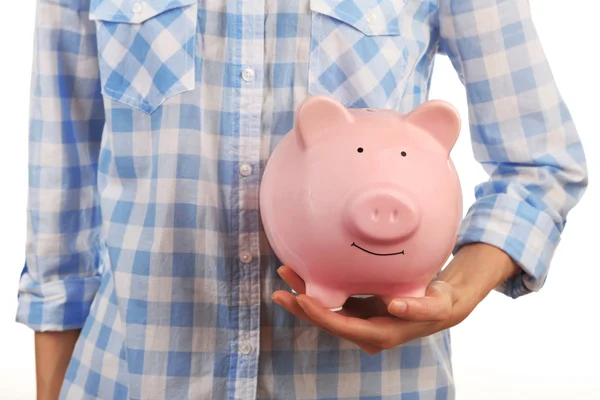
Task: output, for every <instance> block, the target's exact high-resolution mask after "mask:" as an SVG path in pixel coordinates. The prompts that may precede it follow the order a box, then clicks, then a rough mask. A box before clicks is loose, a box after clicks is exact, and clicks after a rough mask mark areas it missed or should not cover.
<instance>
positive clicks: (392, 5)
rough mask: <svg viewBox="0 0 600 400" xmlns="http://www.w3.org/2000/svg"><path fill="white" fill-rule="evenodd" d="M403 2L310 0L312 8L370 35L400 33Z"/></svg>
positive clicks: (385, 0)
mask: <svg viewBox="0 0 600 400" xmlns="http://www.w3.org/2000/svg"><path fill="white" fill-rule="evenodd" d="M403 4H404V1H403V0H310V9H311V11H313V12H315V13H319V14H324V15H327V16H329V17H332V18H335V19H337V20H339V21H341V22H344V23H346V24H348V25H350V26H352V27H354V28H356V29H358V30H359V31H361V32H362V33H364V34H365V35H368V36H386V35H387V36H395V35H399V34H400V26H399V20H400V18H399V16H400V11H401V9H402V7H403Z"/></svg>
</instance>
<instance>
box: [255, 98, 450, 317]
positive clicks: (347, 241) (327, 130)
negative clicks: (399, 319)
mask: <svg viewBox="0 0 600 400" xmlns="http://www.w3.org/2000/svg"><path fill="white" fill-rule="evenodd" d="M459 132H460V117H459V115H458V113H457V111H456V110H455V109H454V108H453V107H452V106H450V105H449V104H448V103H446V102H443V101H428V102H426V103H424V104H422V105H421V106H419V107H418V108H416V109H415V110H413V111H412V112H410V113H409V114H401V113H399V112H396V111H392V110H373V109H352V108H346V107H344V106H343V105H342V104H340V103H339V102H337V101H336V100H334V99H332V98H330V97H327V96H313V97H309V98H308V99H306V100H304V101H303V102H302V104H301V105H300V106H299V107H298V110H297V113H296V117H295V123H294V128H293V129H292V131H291V132H289V134H287V135H285V136H284V137H283V138H282V140H281V142H280V143H279V144H278V145H277V147H276V148H275V150H274V151H273V153H272V155H271V157H270V159H269V160H268V162H267V165H266V168H265V170H264V175H263V178H262V183H261V189H260V203H259V204H260V212H261V218H262V222H263V225H264V229H265V234H266V235H267V239H268V240H269V243H270V244H271V247H272V249H273V251H274V252H275V255H276V256H277V257H278V258H279V259H280V260H281V261H282V262H283V263H284V264H285V265H287V266H289V267H290V268H292V269H293V270H294V271H295V272H296V273H297V274H298V275H299V276H300V277H301V278H302V279H303V280H304V281H305V283H306V294H307V295H308V296H311V297H312V298H314V299H315V300H317V301H318V302H319V303H320V304H321V305H322V306H323V307H326V308H329V309H332V310H337V309H339V308H340V307H341V306H342V305H343V304H344V303H345V301H346V300H347V299H348V297H350V296H353V295H378V296H382V297H383V298H385V299H390V298H395V297H404V296H409V297H421V296H423V295H424V293H425V288H426V286H427V285H428V284H429V282H430V281H431V280H432V279H433V278H434V277H435V275H436V274H437V273H438V272H439V271H440V270H441V268H442V267H443V265H444V263H445V262H446V261H447V260H448V258H449V257H450V255H451V253H452V249H453V247H454V244H455V242H456V235H457V232H458V229H459V226H460V221H461V218H462V193H461V187H460V182H459V179H458V175H457V173H456V170H455V168H454V165H453V163H452V161H451V160H450V151H451V149H452V147H453V146H454V144H455V142H456V140H457V138H458V135H459Z"/></svg>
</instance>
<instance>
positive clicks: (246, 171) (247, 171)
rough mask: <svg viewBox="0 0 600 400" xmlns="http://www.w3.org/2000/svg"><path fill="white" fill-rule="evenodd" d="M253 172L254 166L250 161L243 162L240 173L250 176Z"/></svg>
mask: <svg viewBox="0 0 600 400" xmlns="http://www.w3.org/2000/svg"><path fill="white" fill-rule="evenodd" d="M251 173H252V166H251V165H250V164H248V163H243V164H242V165H240V174H242V176H248V175H250V174H251Z"/></svg>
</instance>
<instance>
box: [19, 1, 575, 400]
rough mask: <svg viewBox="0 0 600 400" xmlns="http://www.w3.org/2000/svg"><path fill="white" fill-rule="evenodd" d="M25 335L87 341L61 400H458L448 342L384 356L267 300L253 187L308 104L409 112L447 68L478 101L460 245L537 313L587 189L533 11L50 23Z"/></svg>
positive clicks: (22, 299) (176, 12) (60, 15)
mask: <svg viewBox="0 0 600 400" xmlns="http://www.w3.org/2000/svg"><path fill="white" fill-rule="evenodd" d="M37 3H38V6H37V7H38V8H37V23H36V35H35V38H36V44H35V57H34V60H35V63H34V70H33V80H32V93H31V99H32V103H31V130H30V136H29V137H30V160H29V161H30V174H29V183H30V189H29V205H28V239H27V256H26V267H25V268H24V270H23V273H22V276H21V283H20V289H19V308H18V311H17V320H18V321H19V322H21V323H24V324H27V325H28V326H30V327H31V328H32V329H34V330H36V331H49V330H66V329H75V328H82V333H81V336H80V339H79V341H78V343H77V345H76V348H75V351H74V354H73V357H72V361H71V363H70V365H69V367H68V371H67V374H66V378H65V382H64V385H63V389H62V394H61V398H64V399H77V400H81V399H96V398H98V399H103V400H107V399H218V400H221V399H255V398H258V399H281V400H283V399H285V400H293V399H358V398H361V399H366V398H369V399H375V398H377V399H421V400H424V399H451V398H454V397H455V389H454V383H453V376H452V367H451V362H450V353H451V352H450V344H449V333H448V332H447V331H444V332H440V333H438V334H435V335H432V336H429V337H426V338H423V339H419V340H415V341H413V342H411V343H408V344H406V345H403V346H399V347H397V348H394V349H391V350H388V351H385V352H383V353H380V354H378V355H366V354H365V353H362V352H361V351H360V350H359V349H358V348H357V347H356V346H354V345H352V344H350V343H348V342H346V341H343V340H340V339H337V338H335V337H332V336H330V335H329V334H327V333H324V332H322V331H320V330H318V329H317V328H314V327H312V326H310V325H308V324H306V323H304V322H302V321H300V320H298V319H296V318H295V317H293V316H292V315H290V314H289V313H288V312H287V311H285V310H284V309H282V308H281V307H278V306H275V305H274V304H273V302H272V301H271V299H270V296H271V294H272V293H273V292H274V291H275V290H277V289H284V288H286V286H285V285H284V283H283V282H282V280H281V279H279V278H278V276H277V275H276V268H277V267H278V266H279V263H278V260H277V259H276V257H275V256H274V255H273V254H272V252H271V251H270V248H269V246H268V243H267V242H266V240H265V237H264V234H263V231H262V229H261V226H260V217H259V213H258V191H259V183H260V178H261V172H262V171H263V167H264V165H265V162H266V160H267V158H268V156H269V154H270V152H271V151H272V150H273V148H274V147H275V146H276V145H277V143H278V140H279V139H281V137H282V136H283V135H284V134H285V133H286V132H288V131H289V130H290V129H291V128H292V124H293V113H294V111H295V109H296V106H297V105H298V103H299V102H300V101H302V100H303V99H304V98H305V97H306V96H308V95H311V94H329V95H332V96H335V97H336V98H337V99H338V100H340V101H342V102H343V103H344V104H346V105H347V106H349V107H375V108H393V109H396V110H399V111H402V112H408V111H410V110H412V109H413V108H414V107H416V106H417V105H419V104H421V103H422V102H424V101H425V100H427V96H428V89H429V85H430V80H431V74H432V68H433V60H434V55H436V54H437V53H440V54H444V55H447V56H448V57H450V59H451V61H452V63H453V65H454V67H455V68H456V71H457V74H458V76H459V77H460V79H461V80H462V82H463V83H464V85H465V88H466V94H467V99H468V102H469V106H470V128H471V134H472V144H473V149H474V155H475V157H476V159H477V160H478V161H479V162H480V163H481V164H482V165H483V167H484V168H485V169H486V171H487V172H488V173H489V174H490V180H489V181H487V182H484V183H482V184H481V185H480V186H478V187H477V189H476V198H477V200H476V202H475V204H474V205H473V206H472V207H471V208H470V209H469V211H468V213H467V215H466V217H465V220H464V224H463V225H462V228H461V231H460V235H459V237H458V243H457V248H458V247H460V246H461V245H464V244H465V243H470V242H485V243H489V244H492V245H495V246H498V247H500V248H502V249H504V250H505V251H506V252H507V253H508V254H509V255H510V256H511V257H512V258H514V260H515V261H516V262H518V264H519V265H520V266H521V269H522V272H521V273H520V274H519V275H518V276H516V277H514V278H513V279H510V280H509V281H507V282H505V283H504V284H503V285H502V286H500V287H499V288H498V290H499V291H501V292H502V293H505V294H506V295H508V296H511V297H518V296H521V295H524V294H526V293H529V292H531V291H536V290H539V289H540V288H541V287H542V286H543V283H544V279H545V277H546V276H547V273H548V269H549V266H550V261H551V259H552V255H553V252H554V251H555V248H556V246H557V243H558V242H559V238H560V235H561V232H562V230H563V228H564V226H565V220H566V215H567V213H568V212H569V210H570V209H571V208H572V207H573V206H574V205H575V204H576V203H577V202H578V200H579V199H580V197H581V196H582V194H583V191H584V189H585V187H586V185H587V171H586V164H585V158H584V154H583V151H582V146H581V143H580V140H579V137H578V134H577V132H576V130H575V126H574V124H573V122H572V120H571V117H570V114H569V112H568V110H567V107H566V106H565V104H564V102H563V100H562V99H561V96H560V94H559V92H558V90H557V87H556V86H555V83H554V81H553V78H552V74H551V71H550V69H549V66H548V63H547V60H546V58H545V56H544V52H543V50H542V47H541V45H540V42H539V39H538V37H537V36H536V31H535V29H534V26H533V23H532V19H531V15H530V10H529V5H528V2H527V0H506V1H500V0H462V1H458V0H456V1H454V0H439V1H437V0H366V1H358V0H253V1H246V0H243V1H242V0H239V1H230V0H227V1H225V0H223V1H217V0H200V1H198V0H91V4H90V0H37Z"/></svg>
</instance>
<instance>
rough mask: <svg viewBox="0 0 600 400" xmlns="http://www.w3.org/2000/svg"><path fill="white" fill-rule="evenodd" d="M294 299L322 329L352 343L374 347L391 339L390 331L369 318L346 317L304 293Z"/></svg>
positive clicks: (387, 342) (380, 345)
mask: <svg viewBox="0 0 600 400" xmlns="http://www.w3.org/2000/svg"><path fill="white" fill-rule="evenodd" d="M296 300H297V301H298V303H299V304H300V306H301V307H302V309H303V310H304V312H305V313H306V315H307V316H308V318H310V319H311V320H312V321H314V323H315V324H316V325H318V326H320V327H322V328H323V329H325V330H327V331H330V332H332V333H333V334H334V335H335V336H338V337H341V338H344V339H347V340H349V341H351V342H354V343H361V344H368V345H370V346H375V347H380V348H381V347H384V346H383V344H389V343H390V341H391V337H390V335H391V331H390V329H388V328H386V327H382V326H381V325H376V324H374V323H373V322H370V321H369V320H365V319H360V318H353V317H348V316H345V315H342V314H339V313H334V312H331V311H330V310H327V309H325V308H323V307H321V305H320V304H318V303H317V302H316V301H315V300H313V299H311V298H310V297H308V296H306V295H299V296H297V297H296Z"/></svg>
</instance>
